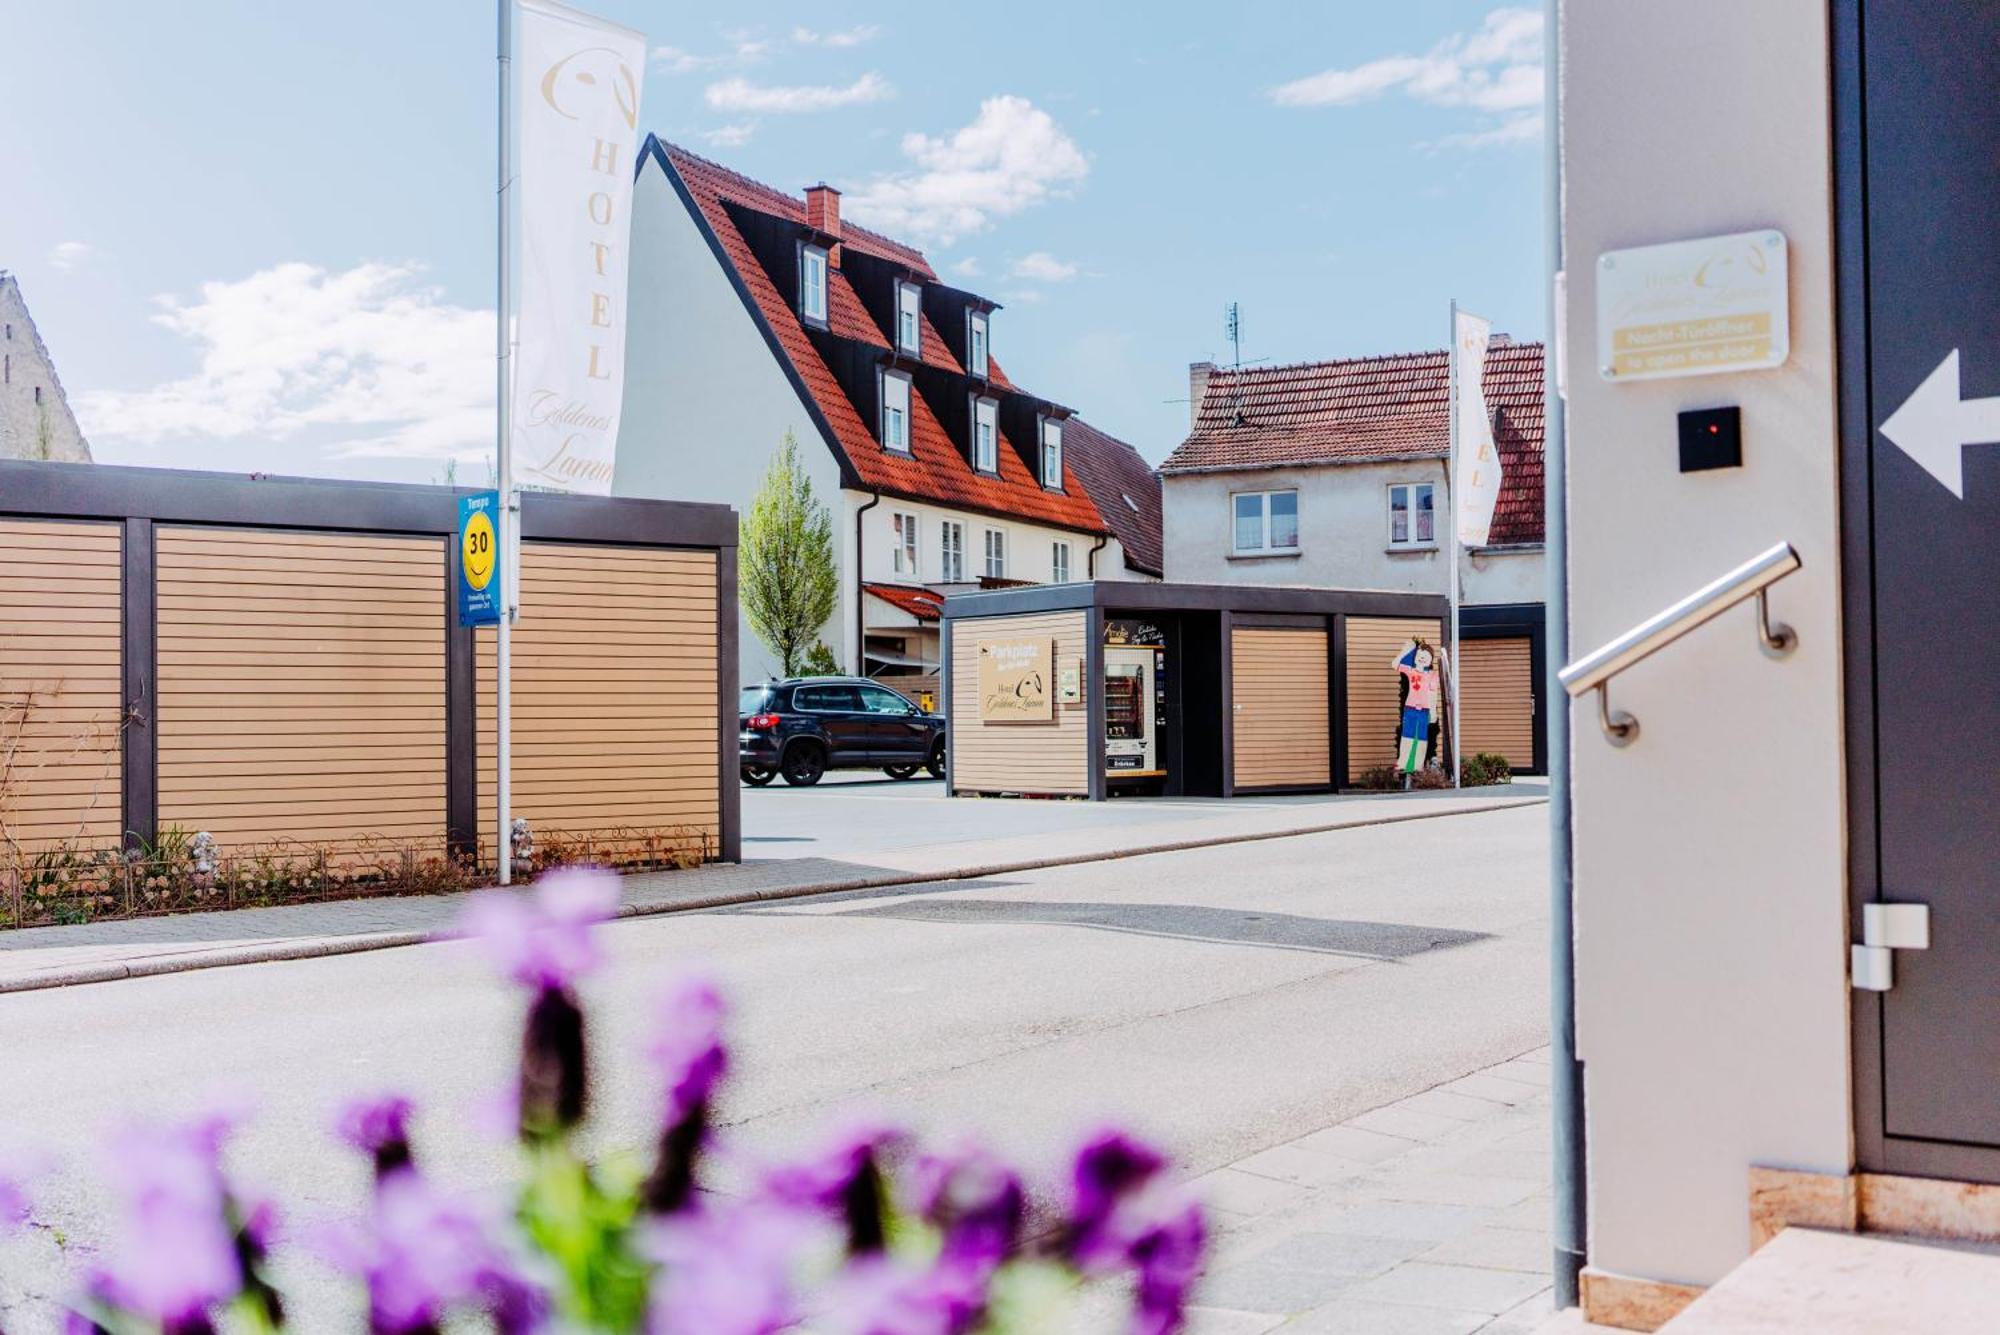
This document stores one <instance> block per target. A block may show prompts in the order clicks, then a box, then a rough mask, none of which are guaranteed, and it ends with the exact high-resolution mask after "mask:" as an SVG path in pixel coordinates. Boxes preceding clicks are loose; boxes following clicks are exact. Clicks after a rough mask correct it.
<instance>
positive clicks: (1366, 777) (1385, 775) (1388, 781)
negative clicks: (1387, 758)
mask: <svg viewBox="0 0 2000 1335" xmlns="http://www.w3.org/2000/svg"><path fill="white" fill-rule="evenodd" d="M1354 786H1355V787H1356V788H1363V789H1366V790H1367V791H1369V792H1382V793H1386V792H1389V791H1391V790H1393V789H1397V788H1401V787H1402V786H1403V772H1402V771H1401V770H1399V769H1397V768H1396V767H1395V766H1394V765H1370V766H1369V767H1368V768H1367V769H1365V770H1362V771H1361V773H1360V774H1359V775H1357V776H1356V777H1355V780H1354Z"/></svg>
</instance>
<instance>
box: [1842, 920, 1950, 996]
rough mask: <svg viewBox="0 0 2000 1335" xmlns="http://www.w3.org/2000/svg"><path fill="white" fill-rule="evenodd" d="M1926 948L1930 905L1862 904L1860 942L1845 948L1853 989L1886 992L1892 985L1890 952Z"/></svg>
mask: <svg viewBox="0 0 2000 1335" xmlns="http://www.w3.org/2000/svg"><path fill="white" fill-rule="evenodd" d="M1930 947H1931V908H1930V905H1928V904H1863V905H1862V906H1861V942H1860V944H1859V945H1855V946H1852V947H1850V948H1849V950H1850V956H1851V958H1850V961H1849V967H1850V973H1851V975H1852V978H1853V982H1854V986H1856V987H1857V988H1860V989H1861V990H1862V991H1864V992H1887V991H1888V990H1889V989H1890V988H1892V987H1894V986H1895V985H1896V966H1895V955H1894V952H1896V951H1898V950H1929V949H1930Z"/></svg>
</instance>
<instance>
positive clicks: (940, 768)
mask: <svg viewBox="0 0 2000 1335" xmlns="http://www.w3.org/2000/svg"><path fill="white" fill-rule="evenodd" d="M924 768H925V769H927V770H929V771H930V774H931V777H932V778H933V779H942V778H943V777H944V743H943V742H939V743H938V744H937V745H936V746H933V747H932V748H931V758H930V759H929V760H926V761H925V762H924Z"/></svg>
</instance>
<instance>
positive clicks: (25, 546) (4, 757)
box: [0, 519, 123, 862]
mask: <svg viewBox="0 0 2000 1335" xmlns="http://www.w3.org/2000/svg"><path fill="white" fill-rule="evenodd" d="M122 550H123V548H122V539H121V533H120V526H119V525H117V524H108V523H76V522H68V521H63V520H15V519H8V520H0V862H5V861H7V860H9V859H10V858H19V857H32V856H33V855H34V854H36V853H38V852H41V851H43V850H45V849H47V848H49V847H50V846H52V845H56V844H66V843H73V844H75V845H77V846H79V847H84V848H99V847H107V846H111V845H115V844H116V843H117V842H118V840H119V836H120V833H121V831H120V829H119V825H120V822H121V810H120V807H121V792H120V780H121V778H122V775H121V767H120V752H121V738H120V735H119V718H120V714H121V695H122V690H123V687H122V682H121V677H120V662H121V653H120V635H121V627H120V588H119V586H120V579H121V573H122V572H121V564H120V563H121V554H122Z"/></svg>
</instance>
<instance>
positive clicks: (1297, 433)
mask: <svg viewBox="0 0 2000 1335" xmlns="http://www.w3.org/2000/svg"><path fill="white" fill-rule="evenodd" d="M1484 388H1485V390H1486V406H1487V408H1488V410H1489V411H1491V412H1492V413H1494V415H1495V422H1496V426H1495V430H1494V433H1493V439H1494V444H1495V446H1496V447H1497V448H1498V450H1499V452H1500V468H1501V478H1502V480H1501V484H1500V499H1499V501H1498V502H1497V503H1496V505H1495V507H1494V512H1493V528H1492V534H1491V537H1490V541H1491V543H1492V544H1493V545H1494V546H1496V547H1497V546H1508V545H1512V544H1516V543H1536V542H1540V541H1542V345H1541V344H1540V343H1515V342H1512V341H1506V342H1501V341H1495V343H1494V344H1493V346H1492V349H1491V350H1490V351H1489V352H1488V354H1487V357H1486V376H1485V381H1484ZM1449 397H1450V368H1449V366H1448V365H1447V362H1446V355H1445V353H1444V352H1442V351H1438V352H1413V353H1399V354H1396V355H1392V356H1387V357H1358V358H1353V359H1351V360H1347V361H1331V362H1302V363H1300V364H1298V365H1294V366H1260V367H1245V368H1243V369H1241V370H1227V369H1221V368H1218V369H1217V370H1215V371H1213V372H1211V373H1210V374H1209V378H1208V388H1207V390H1206V391H1205V392H1204V393H1203V395H1202V400H1201V409H1200V411H1199V413H1198V414H1197V415H1196V419H1195V427H1194V430H1193V432H1192V433H1190V434H1189V436H1188V438H1187V439H1186V440H1184V441H1182V442H1181V444H1180V446H1179V448H1177V449H1176V450H1175V451H1174V452H1173V454H1172V455H1170V456H1169V457H1168V459H1167V461H1166V462H1165V463H1164V464H1162V465H1160V471H1161V472H1162V473H1164V474H1173V473H1193V472H1209V471H1223V470H1229V469H1238V468H1273V467H1283V466H1287V465H1312V464H1345V463H1367V462H1369V461H1370V460H1374V459H1410V458H1443V457H1444V456H1445V455H1446V454H1447V453H1448V452H1449V450H1450V429H1451V428H1450V423H1449V420H1448V411H1449V410H1448V403H1447V400H1448V399H1449Z"/></svg>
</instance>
